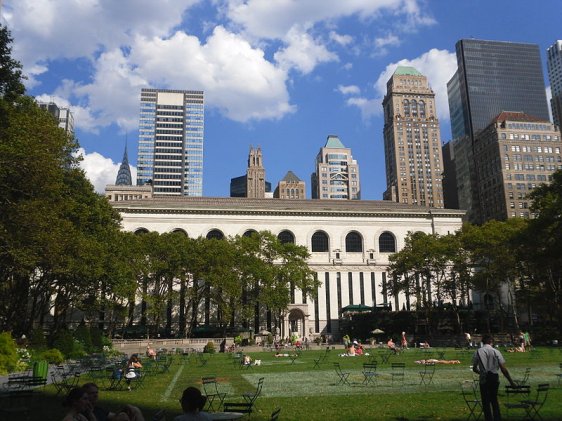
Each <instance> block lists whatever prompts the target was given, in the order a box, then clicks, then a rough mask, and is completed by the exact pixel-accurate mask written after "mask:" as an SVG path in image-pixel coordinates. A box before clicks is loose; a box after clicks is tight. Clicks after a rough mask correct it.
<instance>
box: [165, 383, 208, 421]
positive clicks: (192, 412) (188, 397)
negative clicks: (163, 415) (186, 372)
mask: <svg viewBox="0 0 562 421" xmlns="http://www.w3.org/2000/svg"><path fill="white" fill-rule="evenodd" d="M206 402H207V397H206V396H203V395H201V391H200V390H199V389H197V388H196V387H188V388H187V389H185V390H184V391H183V395H182V397H181V399H180V403H181V408H182V409H183V414H182V415H178V416H177V417H176V418H174V421H208V420H209V421H210V420H211V419H212V418H211V417H210V416H209V414H208V413H206V412H204V411H203V408H204V407H205V403H206Z"/></svg>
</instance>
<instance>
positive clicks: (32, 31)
mask: <svg viewBox="0 0 562 421" xmlns="http://www.w3.org/2000/svg"><path fill="white" fill-rule="evenodd" d="M198 1H199V0H158V1H154V0H119V1H114V0H89V1H76V0H56V1H53V0H7V1H6V2H5V8H6V12H5V13H4V16H5V18H6V20H7V22H8V27H10V28H11V30H12V35H13V36H14V39H15V43H14V55H15V57H16V58H18V59H19V60H20V61H22V63H23V64H24V66H25V68H26V69H31V68H32V67H33V66H35V65H37V64H40V65H46V63H47V61H48V60H53V59H57V58H70V59H73V58H77V57H90V58H92V57H93V54H94V53H95V52H97V51H100V49H113V48H116V47H119V46H123V45H128V44H129V43H130V41H131V38H132V37H134V34H136V33H143V34H144V35H146V36H166V35H167V34H169V32H170V31H171V30H172V28H174V27H175V26H177V25H179V24H180V23H181V20H182V15H183V13H184V12H185V10H186V9H188V8H189V7H191V6H192V5H194V4H196V3H197V2H198ZM86 22H95V24H85V23H86Z"/></svg>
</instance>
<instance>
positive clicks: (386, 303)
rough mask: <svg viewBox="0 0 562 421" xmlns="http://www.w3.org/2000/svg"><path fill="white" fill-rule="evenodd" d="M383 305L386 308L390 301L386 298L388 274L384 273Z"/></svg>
mask: <svg viewBox="0 0 562 421" xmlns="http://www.w3.org/2000/svg"><path fill="white" fill-rule="evenodd" d="M382 303H383V304H384V306H385V307H386V306H387V305H388V300H387V296H386V272H383V273H382Z"/></svg>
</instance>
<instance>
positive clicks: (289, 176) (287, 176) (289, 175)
mask: <svg viewBox="0 0 562 421" xmlns="http://www.w3.org/2000/svg"><path fill="white" fill-rule="evenodd" d="M281 181H286V182H287V183H298V182H299V181H301V179H300V178H298V177H297V176H296V175H295V173H294V172H292V171H287V174H285V177H283V179H282V180H281Z"/></svg>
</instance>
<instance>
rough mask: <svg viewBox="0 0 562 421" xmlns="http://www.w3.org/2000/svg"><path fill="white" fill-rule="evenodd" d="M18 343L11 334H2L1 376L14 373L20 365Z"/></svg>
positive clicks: (0, 348)
mask: <svg viewBox="0 0 562 421" xmlns="http://www.w3.org/2000/svg"><path fill="white" fill-rule="evenodd" d="M18 361H19V357H18V353H17V347H16V341H14V339H13V338H12V335H11V334H10V332H3V333H0V374H7V373H11V372H12V371H14V370H15V369H16V367H17V365H18Z"/></svg>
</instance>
